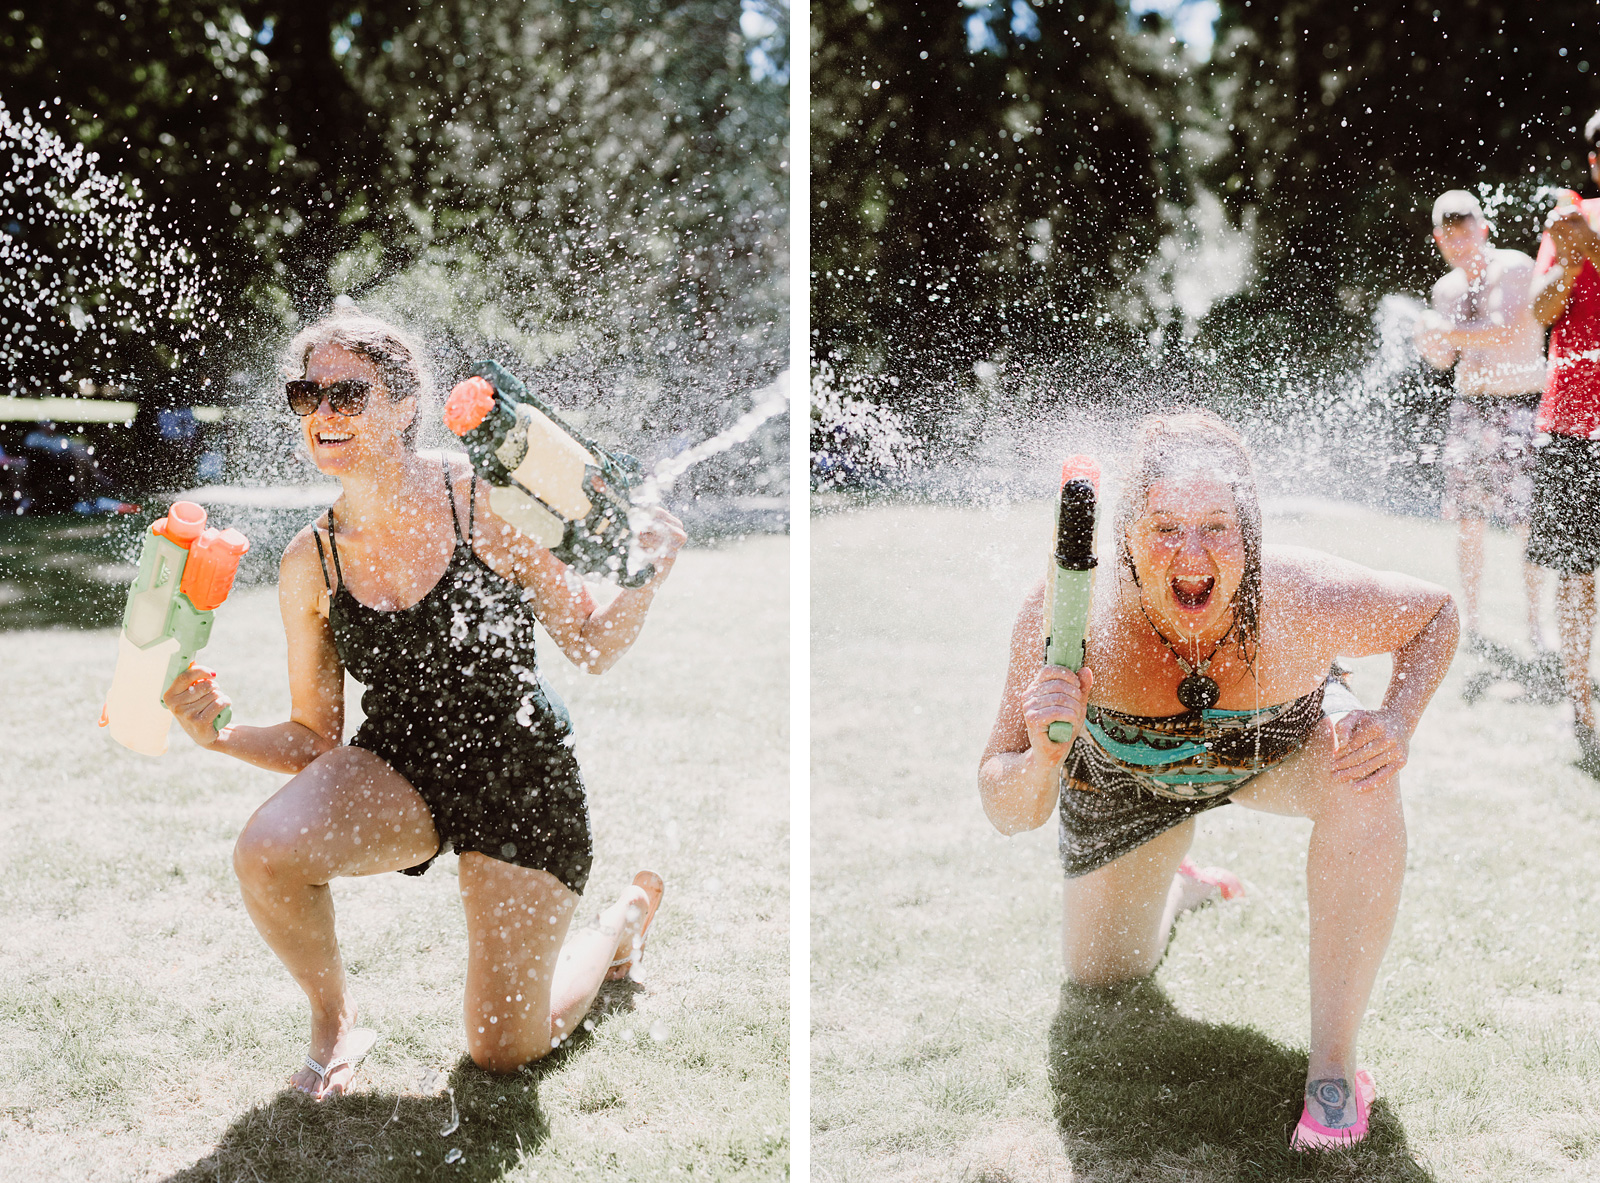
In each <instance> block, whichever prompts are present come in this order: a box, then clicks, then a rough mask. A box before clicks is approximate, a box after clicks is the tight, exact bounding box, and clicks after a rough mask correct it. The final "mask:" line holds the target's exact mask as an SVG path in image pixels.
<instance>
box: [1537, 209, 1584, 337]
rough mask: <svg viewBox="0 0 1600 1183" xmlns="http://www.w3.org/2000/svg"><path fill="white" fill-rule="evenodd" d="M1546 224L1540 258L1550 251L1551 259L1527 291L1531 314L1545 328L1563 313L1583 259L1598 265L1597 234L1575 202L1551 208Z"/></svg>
mask: <svg viewBox="0 0 1600 1183" xmlns="http://www.w3.org/2000/svg"><path fill="white" fill-rule="evenodd" d="M1545 225H1546V227H1547V228H1548V235H1547V237H1546V241H1545V243H1544V244H1542V245H1541V246H1540V250H1539V260H1540V262H1541V264H1543V263H1544V262H1545V260H1546V258H1547V257H1548V256H1549V255H1550V254H1551V253H1553V254H1554V260H1553V262H1551V263H1550V264H1549V265H1548V266H1546V268H1545V269H1544V270H1542V271H1540V272H1538V273H1537V274H1536V275H1535V276H1534V279H1533V285H1532V287H1531V289H1530V295H1531V296H1532V304H1533V315H1534V318H1535V319H1536V320H1538V322H1539V323H1540V324H1542V325H1544V326H1545V327H1547V328H1548V327H1549V326H1550V325H1553V324H1555V323H1556V321H1558V320H1560V319H1561V318H1562V317H1563V316H1564V315H1566V311H1567V301H1568V300H1569V299H1571V297H1572V283H1573V281H1574V280H1576V279H1577V278H1578V272H1579V271H1580V270H1581V269H1582V267H1583V264H1584V262H1585V260H1587V261H1588V262H1589V263H1590V265H1591V266H1594V267H1600V235H1597V234H1595V232H1594V230H1593V229H1592V228H1591V227H1590V226H1589V223H1588V220H1587V219H1586V218H1585V217H1584V214H1583V211H1582V209H1581V208H1579V207H1578V206H1575V205H1568V206H1560V207H1557V208H1556V209H1554V210H1552V211H1551V212H1550V216H1549V218H1548V219H1547V220H1546V223H1545Z"/></svg>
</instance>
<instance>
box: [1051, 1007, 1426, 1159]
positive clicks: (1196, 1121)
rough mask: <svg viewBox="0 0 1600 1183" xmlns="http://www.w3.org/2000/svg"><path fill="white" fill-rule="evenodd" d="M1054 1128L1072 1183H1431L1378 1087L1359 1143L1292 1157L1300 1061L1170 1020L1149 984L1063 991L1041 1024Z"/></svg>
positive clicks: (1240, 1030)
mask: <svg viewBox="0 0 1600 1183" xmlns="http://www.w3.org/2000/svg"><path fill="white" fill-rule="evenodd" d="M1048 1043H1049V1049H1050V1051H1049V1054H1050V1087H1051V1092H1052V1094H1053V1099H1054V1107H1055V1118H1056V1124H1057V1127H1058V1129H1059V1131H1060V1134H1061V1137H1062V1140H1063V1143H1064V1145H1065V1149H1066V1152H1067V1155H1068V1157H1069V1158H1070V1160H1071V1162H1072V1171H1073V1178H1074V1179H1075V1180H1079V1181H1080V1183H1100V1181H1106V1183H1109V1181H1110V1180H1117V1181H1119V1183H1120V1181H1122V1180H1132V1179H1144V1178H1153V1177H1155V1176H1154V1175H1152V1174H1150V1172H1151V1170H1152V1168H1154V1169H1155V1170H1157V1171H1159V1172H1164V1173H1162V1174H1161V1175H1160V1177H1161V1178H1168V1177H1172V1178H1183V1179H1186V1180H1189V1179H1192V1180H1196V1181H1197V1183H1198V1181H1201V1180H1204V1181H1208V1183H1209V1181H1210V1180H1219V1181H1220V1180H1225V1179H1226V1180H1233V1179H1241V1180H1244V1179H1248V1180H1261V1181H1263V1183H1265V1181H1267V1180H1281V1179H1361V1180H1384V1181H1391V1180H1392V1181H1395V1183H1399V1181H1401V1180H1404V1181H1406V1183H1413V1181H1419V1183H1420V1181H1423V1180H1432V1179H1433V1175H1432V1174H1431V1173H1430V1172H1428V1171H1427V1170H1426V1169H1424V1168H1423V1167H1422V1165H1421V1164H1420V1163H1418V1162H1417V1160H1416V1159H1415V1158H1414V1157H1413V1156H1412V1155H1411V1153H1410V1151H1409V1150H1408V1149H1407V1147H1406V1135H1405V1130H1404V1129H1403V1128H1401V1125H1400V1122H1399V1119H1398V1118H1397V1117H1396V1116H1395V1114H1394V1112H1393V1110H1391V1109H1390V1108H1389V1106H1388V1105H1387V1104H1386V1103H1385V1102H1384V1100H1383V1095H1382V1091H1381V1090H1382V1084H1383V1082H1382V1081H1379V1082H1378V1084H1379V1089H1380V1092H1379V1096H1378V1099H1377V1101H1376V1102H1375V1103H1374V1105H1373V1107H1372V1116H1371V1130H1370V1133H1369V1134H1368V1135H1367V1138H1366V1140H1365V1141H1364V1142H1361V1143H1360V1144H1358V1145H1356V1146H1353V1147H1350V1148H1348V1149H1346V1150H1341V1151H1337V1152H1323V1153H1314V1154H1297V1153H1296V1152H1294V1151H1292V1150H1290V1149H1289V1134H1290V1132H1291V1131H1292V1130H1293V1129H1294V1125H1295V1123H1296V1122H1297V1121H1298V1120H1299V1118H1300V1107H1301V1103H1302V1093H1303V1090H1304V1088H1305V1075H1306V1057H1305V1055H1304V1054H1303V1053H1301V1052H1297V1051H1291V1050H1290V1049H1288V1048H1286V1047H1282V1046H1280V1045H1279V1044H1276V1043H1274V1042H1273V1041H1272V1040H1270V1039H1268V1038H1267V1037H1266V1036H1264V1035H1262V1034H1261V1033H1260V1032H1259V1031H1254V1030H1251V1029H1250V1028H1248V1027H1235V1026H1230V1025H1226V1024H1222V1023H1207V1022H1203V1021H1201V1020H1199V1019H1191V1018H1188V1017H1186V1016H1184V1015H1181V1014H1179V1013H1178V1011H1177V1009H1176V1008H1175V1007H1174V1006H1173V1005H1172V1002H1171V1000H1170V999H1168V998H1167V996H1166V994H1165V993H1164V992H1163V991H1162V989H1161V987H1160V986H1158V985H1157V984H1156V983H1155V981H1154V980H1153V979H1151V978H1145V979H1142V980H1140V981H1137V982H1129V983H1127V984H1125V985H1121V986H1117V987H1113V988H1109V989H1097V990H1091V989H1086V988H1083V987H1079V986H1074V985H1072V984H1070V983H1068V984H1067V985H1064V986H1063V987H1062V988H1061V1006H1060V1009H1059V1010H1058V1011H1057V1012H1056V1016H1055V1019H1054V1021H1052V1023H1051V1024H1050V1036H1049V1041H1048Z"/></svg>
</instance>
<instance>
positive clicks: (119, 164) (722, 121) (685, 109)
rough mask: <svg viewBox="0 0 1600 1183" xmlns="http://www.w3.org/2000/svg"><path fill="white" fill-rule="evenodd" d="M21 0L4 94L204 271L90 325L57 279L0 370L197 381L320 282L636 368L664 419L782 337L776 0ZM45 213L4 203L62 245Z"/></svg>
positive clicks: (717, 387) (433, 325) (489, 333)
mask: <svg viewBox="0 0 1600 1183" xmlns="http://www.w3.org/2000/svg"><path fill="white" fill-rule="evenodd" d="M13 3H14V4H15V5H16V7H14V8H9V9H6V10H4V11H0V102H3V103H4V104H5V106H6V107H7V108H8V109H9V110H10V111H12V112H13V113H20V112H24V111H26V112H27V113H28V117H29V118H32V119H36V120H37V121H38V122H39V123H41V124H42V125H44V126H46V127H48V128H49V129H50V130H51V131H52V132H54V133H55V134H57V135H59V136H60V137H61V139H62V142H63V143H64V144H65V145H80V144H81V145H83V146H84V147H85V148H86V149H88V150H90V151H92V152H95V153H97V154H98V156H99V159H98V161H97V162H96V164H95V168H96V169H97V170H98V171H99V172H100V173H102V174H104V175H107V176H112V177H116V178H119V179H120V181H121V182H122V183H123V184H124V186H125V187H126V189H127V191H128V192H130V193H133V192H136V193H137V197H136V199H135V200H136V203H137V204H138V205H139V206H140V208H141V209H142V210H143V212H144V214H145V215H146V217H147V220H148V222H149V225H148V227H147V232H146V235H145V238H146V242H147V243H148V244H151V245H150V246H149V249H151V250H153V249H155V245H156V244H163V243H164V244H179V243H181V244H186V245H187V249H188V251H189V252H190V255H191V256H192V266H193V267H195V268H198V269H199V270H200V271H206V272H210V271H211V270H213V269H214V272H215V274H209V273H208V274H206V275H204V276H203V279H204V289H205V291H204V298H203V300H202V302H201V305H200V307H198V308H193V309H189V310H188V315H189V316H190V318H191V324H190V327H189V329H188V330H187V331H186V332H170V331H169V332H167V333H166V334H165V335H163V332H162V331H161V330H162V328H164V327H165V328H168V329H170V328H171V326H170V325H168V326H156V329H155V330H154V331H145V332H141V331H139V329H138V327H137V326H136V325H134V324H133V323H132V322H130V321H128V320H127V319H126V318H124V319H123V320H122V321H120V322H119V323H118V324H117V325H116V326H115V331H108V332H106V333H105V334H104V337H107V338H109V339H110V343H109V344H108V343H106V341H105V340H104V339H103V338H102V337H101V336H95V337H93V338H91V337H90V336H88V335H86V334H84V333H83V332H81V331H79V330H78V329H77V328H76V327H75V326H74V325H73V324H72V323H71V317H70V316H69V315H68V309H66V308H65V307H57V308H55V309H54V310H53V313H54V317H53V321H51V323H46V324H41V325H40V326H39V329H38V332H37V334H36V336H37V338H38V340H39V341H41V342H42V341H44V340H45V338H46V336H48V335H49V334H50V333H51V332H53V333H54V337H55V340H54V343H53V347H52V348H50V349H44V348H34V349H18V350H14V351H13V354H14V356H13V357H12V359H11V360H12V362H13V363H14V364H13V367H12V371H13V372H12V376H11V382H12V385H13V388H17V387H18V386H21V385H27V384H33V385H38V384H40V383H47V384H55V383H58V382H59V381H60V379H61V378H62V377H63V376H64V375H65V376H68V377H70V378H72V379H81V378H88V379H93V380H98V381H108V380H110V381H119V382H126V383H131V384H134V385H138V386H142V387H143V388H144V389H145V390H146V391H148V392H149V393H151V394H153V395H154V394H158V393H159V391H160V390H161V389H162V388H163V387H164V386H170V385H172V384H173V383H177V384H179V385H182V386H183V387H185V389H186V390H189V391H192V390H193V388H194V387H195V386H196V385H204V384H206V383H208V382H216V381H219V380H220V379H222V378H224V377H226V375H228V374H229V373H231V372H233V371H235V370H238V369H245V368H251V367H255V368H256V369H258V370H264V369H267V368H270V361H271V358H272V355H273V354H274V351H275V350H276V348H278V347H279V346H281V343H282V341H283V340H284V338H285V336H286V334H287V332H288V331H289V330H290V329H291V328H292V326H293V325H294V324H295V323H297V322H298V321H300V320H302V319H304V318H307V317H311V316H315V315H317V314H319V313H321V312H323V311H325V310H326V309H327V308H328V307H329V306H330V304H331V302H332V300H333V298H334V297H335V296H336V295H349V296H351V297H352V298H354V299H356V300H357V301H358V302H360V303H361V304H362V305H363V306H364V307H367V306H371V307H373V308H374V309H375V310H378V311H389V312H392V313H395V314H397V315H400V316H402V317H403V318H404V319H405V320H407V321H408V322H409V323H410V324H411V325H412V326H413V327H415V328H418V329H420V330H421V331H422V332H423V333H424V335H425V336H427V337H428V338H429V339H430V340H433V341H434V342H435V343H436V344H438V345H439V347H440V349H441V352H442V355H443V357H444V359H445V360H450V359H454V358H457V357H464V356H465V355H467V354H471V353H482V352H486V351H491V350H493V351H500V352H507V353H509V354H510V355H511V357H512V360H514V361H516V362H519V363H521V364H524V365H550V366H554V367H555V368H556V370H557V371H558V372H568V373H571V374H574V375H579V376H583V377H584V382H583V383H582V385H583V386H584V387H585V389H589V390H593V389H596V388H598V387H599V386H601V385H605V384H606V383H609V382H614V381H618V380H620V379H619V378H618V375H622V374H626V375H628V376H629V378H628V380H629V381H633V382H635V383H637V382H640V381H645V380H653V381H654V387H653V388H652V389H653V390H654V391H655V393H654V394H653V395H651V396H650V398H652V399H653V400H654V401H653V402H652V403H651V408H652V409H651V410H650V411H649V414H651V415H653V416H654V418H655V419H656V421H657V425H658V426H661V427H664V428H670V427H672V426H673V424H674V422H676V421H684V422H689V421H693V422H696V423H701V422H704V419H705V416H706V414H707V412H708V409H709V410H710V412H711V413H712V414H713V416H714V417H721V416H722V415H724V414H725V413H726V414H727V415H729V416H730V417H731V415H732V414H734V413H737V411H738V410H739V409H740V408H738V407H735V406H731V405H726V406H725V405H724V404H726V403H727V402H728V397H729V396H730V395H733V394H735V393H738V392H742V391H745V390H749V389H751V388H752V387H753V386H755V385H758V384H760V383H762V382H764V381H766V380H769V379H770V378H771V376H772V375H773V374H775V373H776V372H777V371H778V370H780V369H782V368H783V366H784V364H785V361H786V357H787V311H786V304H787V276H786V267H787V247H786V242H787V236H786V223H787V216H788V214H787V180H786V175H785V170H786V160H787V118H788V95H787V67H786V62H787V46H786V43H785V38H784V36H783V29H784V26H785V24H786V19H787V18H786V10H784V9H783V8H781V7H776V6H768V5H764V4H756V3H751V2H750V0H746V3H745V4H744V5H742V6H741V4H740V2H739V0H678V2H673V0H607V2H606V3H604V4H601V3H577V4H574V3H559V2H556V0H472V3H463V2H460V0H438V2H433V3H428V4H419V3H406V2H400V0H343V2H340V3H333V2H330V0H307V2H296V3H283V2H281V0H268V2H262V0H240V2H238V3H222V2H217V0H193V2H185V3H182V4H177V3H170V2H167V0H152V2H151V3H148V4H139V5H123V4H112V3H109V2H107V0H100V2H98V3H86V2H83V0H52V2H50V3H42V2H39V0H13ZM752 13H753V14H754V15H755V17H757V18H759V19H754V20H753V19H752ZM47 196H48V195H44V194H42V192H41V194H40V195H38V196H36V197H35V200H36V201H43V200H46V197H47ZM43 221H44V219H43V218H40V219H38V220H37V221H35V220H32V219H26V218H20V217H19V218H15V219H13V224H12V225H11V226H9V227H7V226H0V232H3V233H5V234H8V235H10V236H11V240H12V241H13V243H14V245H15V246H16V247H17V249H18V250H22V249H24V248H28V249H31V250H33V251H34V253H35V254H40V253H43V254H45V255H49V254H50V251H51V250H52V249H55V250H56V255H57V256H59V255H60V253H61V251H60V248H61V247H62V245H63V244H62V243H61V242H59V241H46V236H45V232H44V229H43V226H42V223H43ZM144 245H145V244H141V247H142V248H143V247H144ZM64 262H65V263H67V264H70V263H71V259H70V258H69V259H66V260H64ZM145 262H146V263H147V264H149V265H150V266H156V264H155V262H154V261H153V259H147V260H145ZM33 286H34V287H37V284H36V283H35V284H34V285H33ZM3 291H4V289H0V294H3ZM75 298H76V299H77V301H78V306H79V307H80V308H82V307H86V306H88V307H91V310H92V307H96V306H103V305H95V293H93V292H84V293H77V294H76V296H75ZM111 304H112V305H113V307H115V306H116V301H114V300H113V301H111ZM3 315H6V316H8V317H9V316H10V315H11V314H10V313H4V314H3ZM180 315H181V313H180ZM58 371H59V372H58ZM666 379H670V382H671V387H672V389H671V390H670V391H668V390H666V389H665V381H664V380H666ZM578 397H579V401H582V396H578ZM625 401H627V400H625ZM645 401H647V402H649V401H650V400H649V399H646V400H645ZM628 411H629V413H630V414H635V415H636V414H638V413H641V412H640V403H639V400H637V399H635V400H631V401H630V402H629V408H628Z"/></svg>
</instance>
